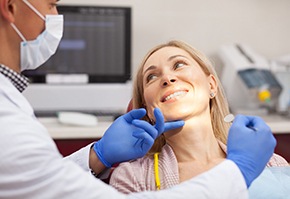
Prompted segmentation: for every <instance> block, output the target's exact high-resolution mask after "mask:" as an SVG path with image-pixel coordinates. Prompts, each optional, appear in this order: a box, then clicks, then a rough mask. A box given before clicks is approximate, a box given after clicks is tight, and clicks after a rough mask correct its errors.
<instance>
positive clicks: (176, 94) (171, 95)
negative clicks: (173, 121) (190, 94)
mask: <svg viewBox="0 0 290 199" xmlns="http://www.w3.org/2000/svg"><path fill="white" fill-rule="evenodd" d="M185 93H186V92H185V91H177V92H175V93H172V94H170V95H168V96H167V97H166V98H165V99H164V101H167V100H170V99H172V98H174V97H176V96H179V95H183V94H185Z"/></svg>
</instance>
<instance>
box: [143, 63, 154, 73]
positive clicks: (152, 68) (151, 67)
mask: <svg viewBox="0 0 290 199" xmlns="http://www.w3.org/2000/svg"><path fill="white" fill-rule="evenodd" d="M156 68H157V67H156V66H154V65H152V66H149V67H148V68H147V69H146V70H145V71H144V72H143V75H144V74H145V73H147V71H149V70H154V69H156Z"/></svg>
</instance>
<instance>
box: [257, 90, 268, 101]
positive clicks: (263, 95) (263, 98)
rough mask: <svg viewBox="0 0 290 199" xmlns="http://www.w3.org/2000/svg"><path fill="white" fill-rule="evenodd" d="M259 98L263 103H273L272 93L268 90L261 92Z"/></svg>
mask: <svg viewBox="0 0 290 199" xmlns="http://www.w3.org/2000/svg"><path fill="white" fill-rule="evenodd" d="M258 98H259V100H260V101H261V102H270V101H271V93H270V91H269V90H268V89H265V90H261V91H260V92H259V93H258Z"/></svg>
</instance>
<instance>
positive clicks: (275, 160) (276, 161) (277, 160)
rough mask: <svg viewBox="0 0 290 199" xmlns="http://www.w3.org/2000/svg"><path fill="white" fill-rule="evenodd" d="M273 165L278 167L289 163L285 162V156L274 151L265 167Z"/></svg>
mask: <svg viewBox="0 0 290 199" xmlns="http://www.w3.org/2000/svg"><path fill="white" fill-rule="evenodd" d="M274 166H278V167H283V166H289V163H288V162H287V160H285V158H283V157H282V156H280V155H278V154H276V153H274V154H273V156H272V157H271V159H270V160H269V162H268V163H267V167H274Z"/></svg>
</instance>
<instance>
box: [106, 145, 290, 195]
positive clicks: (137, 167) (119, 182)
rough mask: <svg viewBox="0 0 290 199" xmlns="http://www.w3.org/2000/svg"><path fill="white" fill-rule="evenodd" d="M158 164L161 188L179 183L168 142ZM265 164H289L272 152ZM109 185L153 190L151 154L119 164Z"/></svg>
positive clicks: (152, 160)
mask: <svg viewBox="0 0 290 199" xmlns="http://www.w3.org/2000/svg"><path fill="white" fill-rule="evenodd" d="M219 144H220V146H221V148H222V149H223V150H224V151H225V152H226V146H225V145H224V144H223V143H221V142H219ZM158 166H159V177H160V183H161V189H166V188H169V187H172V186H174V185H177V184H179V173H178V162H177V159H176V156H175V154H174V152H173V150H172V148H171V147H170V146H169V145H168V144H166V145H165V146H164V147H163V148H162V151H161V153H160V154H159V161H158ZM267 166H268V167H272V166H289V164H288V162H287V161H286V160H285V159H284V158H283V157H281V156H279V155H277V154H274V155H273V156H272V158H271V159H270V161H269V162H268V164H267ZM110 185H112V186H113V187H115V188H116V189H117V190H118V191H120V192H122V193H126V194H128V193H131V192H141V191H155V190H156V185H155V175H154V158H153V155H151V156H145V157H143V158H140V159H137V160H135V161H131V162H125V163H122V164H120V165H119V166H118V167H117V168H115V169H114V171H113V173H112V175H111V178H110Z"/></svg>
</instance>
